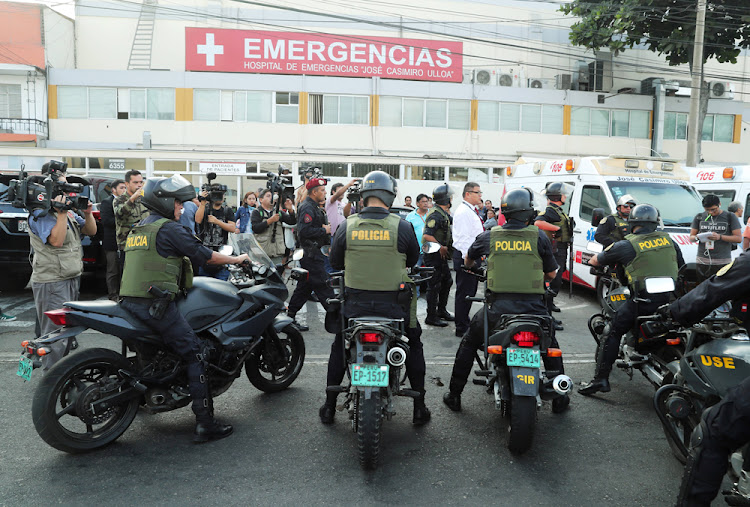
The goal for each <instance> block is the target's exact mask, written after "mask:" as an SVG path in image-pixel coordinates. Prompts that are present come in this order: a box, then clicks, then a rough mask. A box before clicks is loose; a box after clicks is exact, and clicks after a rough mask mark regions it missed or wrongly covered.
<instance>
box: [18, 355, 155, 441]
mask: <svg viewBox="0 0 750 507" xmlns="http://www.w3.org/2000/svg"><path fill="white" fill-rule="evenodd" d="M131 367H132V365H131V364H130V362H129V361H128V360H127V359H126V358H125V357H123V356H122V355H121V354H118V353H117V352H115V351H113V350H108V349H88V350H83V351H81V352H78V353H76V354H73V355H71V356H68V357H66V358H64V359H63V360H62V361H60V362H59V363H57V364H56V365H55V366H53V367H52V368H51V369H50V370H49V371H48V372H47V374H46V375H45V376H44V377H43V378H42V381H41V384H39V387H37V389H36V392H35V393H34V400H33V402H32V405H31V415H32V420H33V421H34V427H35V428H36V431H37V433H38V434H39V436H40V437H41V438H42V440H44V441H45V442H47V443H48V444H49V445H51V446H52V447H54V448H55V449H59V450H61V451H64V452H68V453H72V454H76V453H82V452H88V451H92V450H94V449H99V448H101V447H104V446H106V445H108V444H110V443H112V442H114V441H115V440H117V438H119V437H120V435H122V434H123V433H124V432H125V430H126V429H128V427H129V426H130V423H132V422H133V419H135V415H136V413H137V412H138V405H139V403H140V400H139V398H133V399H131V400H128V401H125V402H123V403H121V404H119V405H116V406H114V407H111V408H109V409H108V410H107V411H105V412H103V413H100V414H93V413H91V412H90V409H89V408H88V407H89V406H90V405H91V403H93V402H94V401H96V400H98V399H100V398H102V397H104V396H108V395H110V394H115V393H117V392H121V387H120V386H119V383H118V380H119V379H118V375H117V372H118V370H120V369H124V370H129V369H131ZM95 426H96V427H95Z"/></svg>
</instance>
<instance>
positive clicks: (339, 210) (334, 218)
mask: <svg viewBox="0 0 750 507" xmlns="http://www.w3.org/2000/svg"><path fill="white" fill-rule="evenodd" d="M356 182H357V180H352V181H350V182H349V183H347V184H346V185H344V184H343V183H334V184H333V185H332V186H331V197H329V198H328V200H326V215H328V223H329V224H330V225H331V237H333V235H334V233H335V232H336V229H337V228H338V226H339V224H341V223H342V222H343V221H344V220H346V217H348V216H349V214H350V213H351V212H352V203H350V202H347V203H346V204H344V203H343V202H342V201H343V200H344V195H345V194H346V191H347V190H349V187H351V186H352V185H354V184H355V183H356Z"/></svg>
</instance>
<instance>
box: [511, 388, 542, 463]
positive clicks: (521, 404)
mask: <svg viewBox="0 0 750 507" xmlns="http://www.w3.org/2000/svg"><path fill="white" fill-rule="evenodd" d="M535 426H536V397H533V396H516V395H515V394H513V395H511V400H510V425H509V426H508V449H509V450H510V452H512V453H513V454H522V453H524V452H526V451H528V450H529V448H531V441H532V439H533V438H534V427H535Z"/></svg>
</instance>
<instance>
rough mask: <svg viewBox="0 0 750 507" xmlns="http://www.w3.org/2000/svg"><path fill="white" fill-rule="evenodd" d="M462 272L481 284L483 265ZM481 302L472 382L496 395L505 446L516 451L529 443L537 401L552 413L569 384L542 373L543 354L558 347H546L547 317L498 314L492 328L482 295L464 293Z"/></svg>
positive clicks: (551, 353)
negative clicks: (480, 339) (480, 336)
mask: <svg viewBox="0 0 750 507" xmlns="http://www.w3.org/2000/svg"><path fill="white" fill-rule="evenodd" d="M465 271H466V272H468V273H470V274H472V275H474V276H476V277H477V278H478V279H479V280H480V281H482V282H484V294H485V295H486V294H489V292H488V289H487V273H486V267H478V268H473V269H468V268H465ZM467 300H469V301H478V302H481V303H482V304H483V305H484V347H483V349H484V361H482V359H481V358H480V357H479V354H477V355H476V361H477V364H478V365H479V369H478V370H475V371H474V373H475V375H477V376H478V377H481V378H478V379H473V382H474V384H477V385H481V386H485V387H486V388H487V392H488V393H490V394H494V396H495V408H497V409H499V410H500V412H501V414H502V416H503V417H507V418H508V419H509V420H510V421H509V425H508V442H507V445H508V449H509V450H510V451H511V452H513V453H516V454H521V453H524V452H526V451H527V450H529V448H530V447H531V443H532V439H533V436H534V430H535V426H536V420H537V411H538V410H539V409H540V408H541V406H542V400H552V411H553V412H558V411H562V410H563V409H564V406H562V407H560V408H558V405H557V401H556V400H562V397H563V396H564V395H566V394H568V393H569V392H570V390H571V389H572V387H573V382H572V380H571V379H570V377H568V376H567V375H564V374H562V373H561V372H559V371H545V369H544V363H543V358H544V357H546V356H549V357H562V351H561V350H560V349H558V348H553V347H551V346H550V343H551V341H552V336H553V334H552V333H554V323H553V319H552V317H550V316H549V315H526V314H517V315H503V316H502V317H501V319H500V321H499V322H498V323H497V324H496V325H495V327H494V328H493V329H490V328H489V319H488V310H489V307H490V303H489V302H488V300H487V298H486V297H467Z"/></svg>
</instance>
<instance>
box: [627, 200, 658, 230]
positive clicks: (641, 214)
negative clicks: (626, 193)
mask: <svg viewBox="0 0 750 507" xmlns="http://www.w3.org/2000/svg"><path fill="white" fill-rule="evenodd" d="M658 225H659V210H658V209H656V206H652V205H650V204H639V205H638V206H636V207H635V208H633V209H632V210H630V216H629V217H628V226H629V228H630V232H631V234H632V233H633V229H634V228H635V227H638V226H641V227H643V228H644V229H646V230H647V231H648V232H654V231H655V230H656V227H657V226H658Z"/></svg>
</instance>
